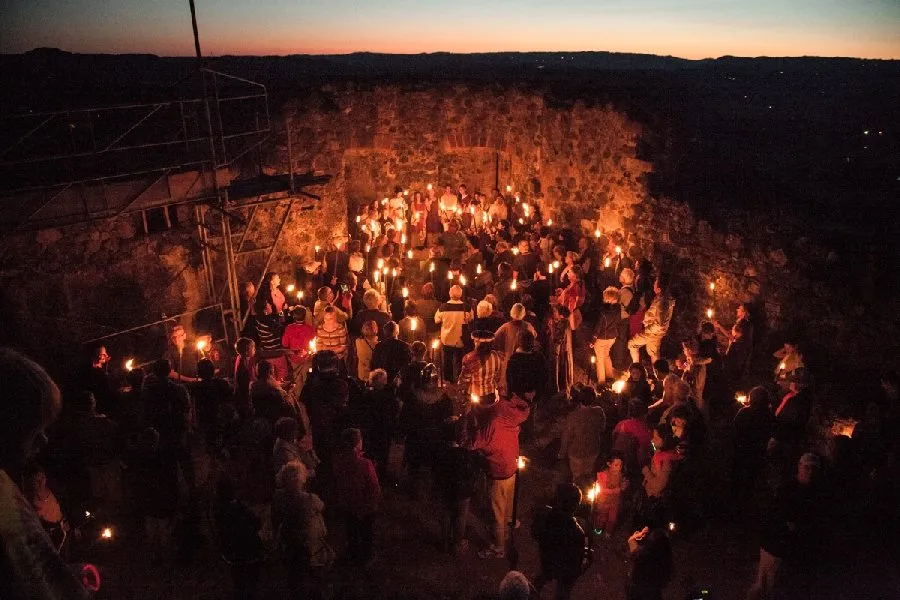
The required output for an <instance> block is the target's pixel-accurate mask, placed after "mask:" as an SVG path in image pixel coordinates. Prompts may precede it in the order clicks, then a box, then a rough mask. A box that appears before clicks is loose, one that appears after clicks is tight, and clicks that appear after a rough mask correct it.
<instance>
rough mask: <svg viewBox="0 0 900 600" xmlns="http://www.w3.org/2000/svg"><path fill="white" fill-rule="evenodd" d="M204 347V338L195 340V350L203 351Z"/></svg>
mask: <svg viewBox="0 0 900 600" xmlns="http://www.w3.org/2000/svg"><path fill="white" fill-rule="evenodd" d="M204 348H206V340H197V350H199V351H200V352H203V349H204Z"/></svg>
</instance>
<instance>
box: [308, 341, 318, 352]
mask: <svg viewBox="0 0 900 600" xmlns="http://www.w3.org/2000/svg"><path fill="white" fill-rule="evenodd" d="M316 345H317V339H316V338H313V339H311V340H309V351H310V352H312V353H313V354H315V353H316Z"/></svg>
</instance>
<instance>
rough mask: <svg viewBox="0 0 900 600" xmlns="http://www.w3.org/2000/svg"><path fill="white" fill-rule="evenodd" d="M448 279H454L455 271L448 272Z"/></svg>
mask: <svg viewBox="0 0 900 600" xmlns="http://www.w3.org/2000/svg"><path fill="white" fill-rule="evenodd" d="M447 279H451V280H452V279H453V271H447Z"/></svg>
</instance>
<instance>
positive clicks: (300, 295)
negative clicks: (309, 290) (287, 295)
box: [297, 290, 303, 300]
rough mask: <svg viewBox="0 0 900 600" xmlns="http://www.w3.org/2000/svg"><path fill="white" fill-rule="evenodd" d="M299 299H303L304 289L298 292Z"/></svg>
mask: <svg viewBox="0 0 900 600" xmlns="http://www.w3.org/2000/svg"><path fill="white" fill-rule="evenodd" d="M297 300H303V290H300V291H299V292H297Z"/></svg>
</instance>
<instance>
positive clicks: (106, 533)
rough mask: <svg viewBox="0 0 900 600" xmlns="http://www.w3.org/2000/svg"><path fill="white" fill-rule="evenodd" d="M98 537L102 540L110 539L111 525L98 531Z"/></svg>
mask: <svg viewBox="0 0 900 600" xmlns="http://www.w3.org/2000/svg"><path fill="white" fill-rule="evenodd" d="M100 537H101V538H103V539H104V540H111V539H112V537H113V530H112V527H104V528H103V531H101V532H100Z"/></svg>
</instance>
